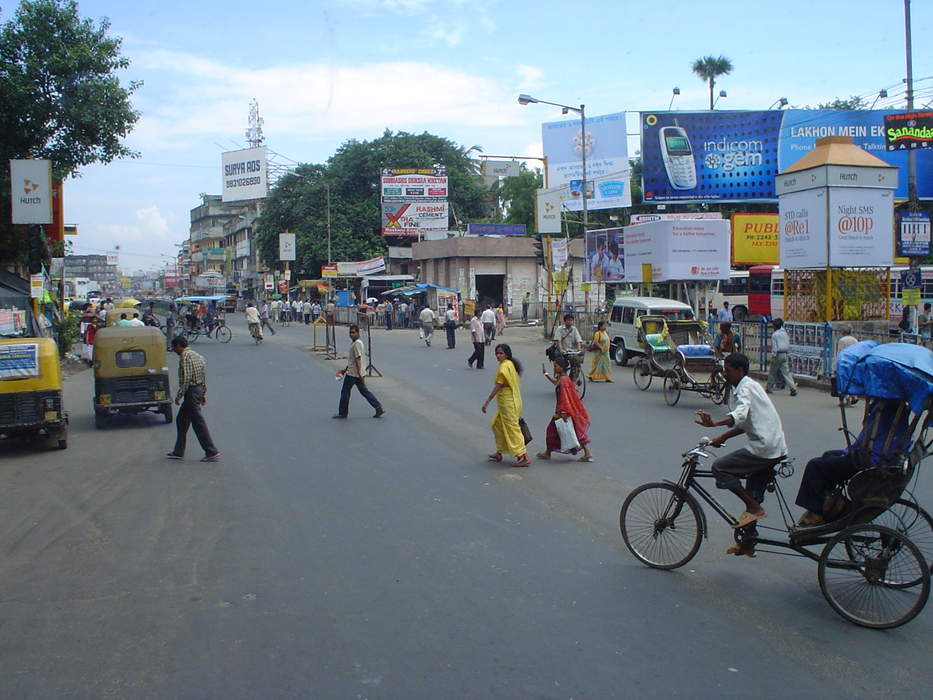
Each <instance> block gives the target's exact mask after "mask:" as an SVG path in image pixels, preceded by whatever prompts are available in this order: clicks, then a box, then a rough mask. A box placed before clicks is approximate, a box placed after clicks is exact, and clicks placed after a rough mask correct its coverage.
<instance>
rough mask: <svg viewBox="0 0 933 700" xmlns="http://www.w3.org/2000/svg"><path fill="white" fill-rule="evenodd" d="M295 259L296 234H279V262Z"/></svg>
mask: <svg viewBox="0 0 933 700" xmlns="http://www.w3.org/2000/svg"><path fill="white" fill-rule="evenodd" d="M294 259H295V234H294V233H280V234H279V260H288V261H292V260H294Z"/></svg>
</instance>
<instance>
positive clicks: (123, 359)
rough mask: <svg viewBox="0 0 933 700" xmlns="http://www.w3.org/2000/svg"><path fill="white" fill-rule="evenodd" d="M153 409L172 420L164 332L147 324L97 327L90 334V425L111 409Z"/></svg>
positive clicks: (102, 421)
mask: <svg viewBox="0 0 933 700" xmlns="http://www.w3.org/2000/svg"><path fill="white" fill-rule="evenodd" d="M142 411H154V412H156V413H161V414H162V415H163V416H165V422H166V423H171V422H172V413H173V411H172V392H171V386H170V384H169V377H168V362H167V360H166V357H165V336H164V335H162V332H161V331H160V330H159V329H158V328H152V327H149V326H111V327H109V328H101V329H100V330H99V331H97V335H96V336H95V337H94V425H95V426H97V428H103V427H104V426H105V425H106V423H107V416H110V415H113V414H115V413H140V412H142Z"/></svg>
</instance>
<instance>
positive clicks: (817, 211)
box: [778, 188, 829, 270]
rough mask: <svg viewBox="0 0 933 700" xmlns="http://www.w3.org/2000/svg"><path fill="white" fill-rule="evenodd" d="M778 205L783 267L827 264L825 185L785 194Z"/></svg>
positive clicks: (795, 268) (799, 267) (803, 267)
mask: <svg viewBox="0 0 933 700" xmlns="http://www.w3.org/2000/svg"><path fill="white" fill-rule="evenodd" d="M778 206H779V209H780V213H779V216H780V222H779V226H780V236H781V245H780V252H781V267H783V268H784V269H785V270H800V269H805V268H811V267H826V265H827V263H828V262H829V260H828V258H827V250H826V188H820V189H816V190H803V191H801V192H791V193H790V194H785V195H782V196H781V201H780V203H779V205H778Z"/></svg>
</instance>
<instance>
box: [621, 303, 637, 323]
mask: <svg viewBox="0 0 933 700" xmlns="http://www.w3.org/2000/svg"><path fill="white" fill-rule="evenodd" d="M622 323H635V309H633V308H632V307H631V306H626V307H624V308H623V309H622Z"/></svg>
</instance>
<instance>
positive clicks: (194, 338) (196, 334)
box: [185, 330, 201, 343]
mask: <svg viewBox="0 0 933 700" xmlns="http://www.w3.org/2000/svg"><path fill="white" fill-rule="evenodd" d="M185 335H186V336H188V342H189V343H196V342H198V338H200V337H201V331H199V330H193V331H187V332H186V333H185Z"/></svg>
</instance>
